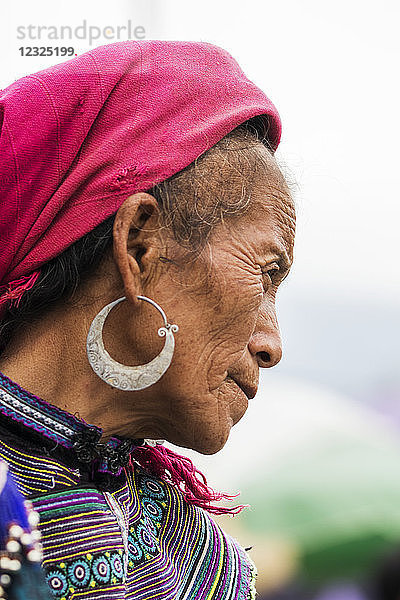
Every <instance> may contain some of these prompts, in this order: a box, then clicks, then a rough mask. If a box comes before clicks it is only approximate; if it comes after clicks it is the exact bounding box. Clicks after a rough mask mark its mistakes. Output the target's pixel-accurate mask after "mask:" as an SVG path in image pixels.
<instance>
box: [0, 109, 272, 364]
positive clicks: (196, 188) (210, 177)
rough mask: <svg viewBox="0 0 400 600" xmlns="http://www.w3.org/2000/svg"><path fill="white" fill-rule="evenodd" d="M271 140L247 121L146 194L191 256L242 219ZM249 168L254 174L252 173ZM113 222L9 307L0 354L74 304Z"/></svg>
mask: <svg viewBox="0 0 400 600" xmlns="http://www.w3.org/2000/svg"><path fill="white" fill-rule="evenodd" d="M267 134H268V122H267V121H266V120H265V118H262V117H255V118H253V119H251V120H249V121H246V123H244V124H242V125H240V126H239V127H237V128H236V129H234V130H233V131H232V132H230V133H229V134H228V135H226V136H225V137H224V138H223V139H222V140H220V141H219V142H218V143H217V144H216V145H215V146H213V147H212V148H210V149H209V150H208V151H207V152H205V153H204V154H202V155H201V156H200V157H199V158H198V159H196V160H195V161H194V162H193V163H191V164H190V165H189V166H188V167H186V168H185V169H183V170H182V171H180V172H178V173H176V174H175V175H173V176H172V177H170V178H169V179H167V180H165V181H163V182H162V183H160V184H157V185H155V186H154V187H153V188H152V189H150V190H148V192H149V193H150V194H152V195H153V196H154V197H155V198H156V200H157V202H158V205H159V207H160V211H161V216H162V220H163V225H164V226H165V227H168V228H170V230H171V231H172V233H173V236H174V238H175V240H176V241H177V242H178V243H179V244H180V245H181V246H183V247H185V248H187V249H188V250H189V251H190V252H191V253H192V254H193V256H196V253H198V252H199V251H201V249H202V248H203V247H204V245H205V244H206V242H207V240H208V238H209V236H210V233H211V231H212V229H213V227H214V226H215V225H216V224H217V223H219V222H220V221H221V220H222V219H223V218H224V216H225V215H238V214H240V213H243V212H244V211H245V210H246V208H247V207H248V205H249V203H250V197H251V194H250V190H251V186H252V184H253V180H254V177H253V175H254V173H255V171H256V170H257V168H258V167H259V163H260V159H259V156H258V155H257V151H256V150H255V149H256V148H257V146H259V143H260V142H262V143H263V144H264V145H265V146H267V148H268V149H270V147H269V144H268V141H267ZM251 149H253V153H252V156H250V155H249V150H251ZM254 150H255V152H254ZM221 158H222V160H223V162H224V163H225V165H227V166H229V167H231V169H232V173H231V174H230V180H232V179H235V178H239V179H241V180H242V190H243V192H242V194H241V196H240V197H239V198H233V197H232V195H231V194H230V193H229V189H227V187H229V186H226V185H224V183H225V178H226V173H224V170H223V169H221ZM251 165H252V169H253V171H252V172H250V173H249V167H250V166H251ZM245 174H247V177H246V175H245ZM210 184H212V185H210ZM215 190H217V193H215ZM114 218H115V215H111V216H110V217H109V218H108V219H106V220H105V221H103V222H102V223H101V224H100V225H98V226H97V227H96V228H95V229H93V230H92V231H90V232H89V233H87V234H86V235H85V236H83V237H82V238H80V239H79V240H77V241H76V242H75V243H73V244H71V246H69V247H68V248H67V249H66V250H64V252H62V253H61V254H59V255H58V256H56V257H55V258H53V259H52V260H50V261H48V262H47V263H46V264H44V265H43V266H42V267H41V272H40V275H39V277H38V279H37V280H36V282H35V284H34V285H33V286H32V288H31V289H29V290H27V291H26V292H25V293H24V294H23V296H22V297H21V299H20V301H19V304H18V306H15V305H11V306H8V308H7V310H6V312H5V315H4V317H3V319H2V320H1V322H0V352H2V351H3V350H4V349H5V347H6V346H7V344H8V343H9V342H10V340H11V338H12V336H13V335H14V334H15V333H16V332H17V330H19V329H20V328H21V327H23V326H24V325H25V324H29V323H32V321H34V320H37V319H39V318H40V317H41V315H42V314H43V313H44V312H45V311H47V310H48V309H49V307H54V306H55V305H56V304H57V303H60V302H66V301H68V300H70V299H71V298H72V297H73V296H74V294H75V292H76V290H77V289H78V287H79V286H80V283H81V281H82V280H83V279H84V278H85V277H87V276H89V275H91V274H92V273H94V272H95V270H96V268H97V267H98V266H99V264H100V263H101V261H102V259H103V258H104V257H105V256H106V255H107V252H108V250H109V249H110V248H111V246H112V242H113V223H114Z"/></svg>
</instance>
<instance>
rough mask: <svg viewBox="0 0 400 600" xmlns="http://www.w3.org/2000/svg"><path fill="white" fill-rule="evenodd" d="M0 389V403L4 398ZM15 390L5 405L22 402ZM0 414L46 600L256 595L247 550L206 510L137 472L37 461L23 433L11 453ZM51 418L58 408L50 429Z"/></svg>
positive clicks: (245, 598)
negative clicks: (39, 553) (39, 542)
mask: <svg viewBox="0 0 400 600" xmlns="http://www.w3.org/2000/svg"><path fill="white" fill-rule="evenodd" d="M4 382H5V380H4V379H3V380H1V381H0V385H1V388H0V392H1V398H2V399H4V397H5V396H7V394H9V391H8V389H7V386H6V385H5V384H4ZM16 385H17V384H14V383H13V386H14V387H13V390H12V397H14V396H17V397H19V396H18V394H21V392H20V391H19V390H18V393H17V392H16V389H15V386H16ZM17 387H18V386H17ZM25 394H27V393H26V392H25ZM10 395H11V394H10ZM26 398H27V396H25V398H24V401H26ZM6 400H7V402H6V404H10V402H11V400H10V399H9V398H6ZM0 402H1V401H0ZM41 402H43V401H41ZM28 404H29V402H28ZM51 408H52V407H51V405H47V407H46V410H48V413H47V415H46V418H48V419H50V422H48V423H44V426H46V427H50V428H52V430H55V425H54V423H53V422H52V421H51ZM61 412H64V411H61ZM0 414H2V415H3V416H2V417H1V423H2V424H3V428H2V430H3V435H2V438H3V439H2V440H0V458H3V459H4V460H5V461H6V462H8V464H9V469H10V471H11V473H12V475H13V477H14V479H15V481H16V482H17V484H18V486H19V489H20V490H21V491H22V493H23V494H24V495H26V496H28V497H29V498H30V499H31V500H32V502H33V505H34V507H35V509H36V510H37V511H38V512H39V514H40V519H41V522H40V529H41V532H42V536H43V549H44V561H43V568H44V570H45V573H46V578H47V582H48V585H49V586H50V589H51V591H52V593H53V596H54V598H57V599H58V600H70V599H71V600H72V599H73V600H78V599H82V600H83V599H84V598H85V599H86V598H87V599H89V598H90V599H96V600H100V599H102V600H114V599H115V600H117V599H118V600H119V599H122V598H133V599H135V600H150V599H151V600H153V599H154V600H156V599H159V600H169V599H170V600H231V599H232V600H251V599H253V598H254V597H255V588H254V579H255V567H254V565H253V564H252V562H251V560H250V559H249V557H248V556H247V554H246V552H245V551H244V550H243V549H242V548H241V547H240V546H239V545H238V544H237V543H236V542H235V541H234V540H233V539H232V538H231V537H229V536H227V535H226V534H224V533H223V532H222V530H221V529H220V527H219V526H218V525H217V524H216V522H215V521H214V520H213V519H212V518H211V517H210V516H209V515H208V514H207V513H206V512H204V511H203V510H202V509H200V508H197V507H194V506H191V505H189V504H187V503H186V502H185V500H184V498H183V496H182V494H181V493H180V492H179V490H177V489H176V488H175V487H173V486H170V485H168V484H166V483H164V482H162V481H160V480H158V479H156V478H154V477H153V476H150V475H149V474H147V473H146V472H145V471H144V470H143V469H142V468H141V467H135V469H134V470H133V469H131V468H125V469H123V471H122V472H121V473H120V474H118V475H115V476H112V477H108V478H106V479H104V477H103V476H102V474H100V475H99V476H98V477H97V476H96V474H93V473H92V471H91V470H90V469H86V470H85V467H84V466H83V465H82V467H79V468H76V465H75V464H68V462H67V461H66V459H65V456H64V455H63V460H61V458H60V457H57V455H56V451H54V452H48V453H47V454H46V453H45V452H43V450H40V444H37V445H36V446H35V445H34V444H33V446H32V448H33V449H32V450H31V449H29V451H27V450H26V449H25V450H24V449H23V448H26V446H27V444H26V435H25V436H24V443H22V441H21V444H20V445H19V444H18V443H17V442H16V437H15V436H14V437H13V438H12V440H10V439H6V438H7V435H6V434H5V433H4V431H5V428H4V423H5V421H4V419H5V418H7V419H8V422H9V423H10V419H11V420H12V419H13V416H12V415H10V414H7V416H5V412H4V411H2V410H0ZM31 416H32V414H31ZM61 417H62V415H61ZM59 418H60V414H59V409H57V412H56V420H57V422H59ZM61 422H62V423H63V422H64V421H63V420H62V421H61ZM18 423H19V427H20V423H21V421H20V420H18ZM80 426H86V427H89V426H87V425H85V424H83V425H82V423H80ZM28 427H29V426H28ZM35 432H36V435H37V433H38V430H37V429H35ZM44 438H46V436H43V439H44ZM21 440H22V436H21ZM67 442H68V439H67ZM35 448H36V449H35Z"/></svg>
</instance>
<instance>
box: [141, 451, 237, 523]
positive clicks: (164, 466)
mask: <svg viewBox="0 0 400 600" xmlns="http://www.w3.org/2000/svg"><path fill="white" fill-rule="evenodd" d="M134 462H136V463H138V464H139V465H140V466H141V467H143V468H144V469H146V470H147V471H149V472H150V473H151V474H152V475H155V476H156V477H158V478H159V479H162V480H163V481H165V482H166V483H170V484H172V485H174V486H175V487H177V488H178V489H179V490H180V491H181V492H182V494H183V497H184V498H185V500H186V502H187V503H188V504H193V505H194V506H199V507H200V508H203V509H205V510H207V511H208V512H210V513H214V514H216V515H225V514H230V515H234V514H237V513H239V512H240V511H241V510H243V508H245V505H243V504H239V505H238V506H231V507H225V506H214V505H213V504H212V502H219V501H220V500H232V499H233V498H235V497H237V496H238V495H239V494H235V495H229V494H225V493H222V492H216V491H214V490H213V489H212V488H210V487H209V485H208V484H207V480H206V478H205V476H204V475H203V473H201V472H200V471H199V470H198V469H196V467H195V466H194V464H193V463H192V461H191V460H190V458H187V457H186V456H181V455H180V454H176V453H175V452H173V451H172V450H169V449H168V448H165V447H164V446H161V445H159V446H156V447H154V448H153V447H151V446H137V447H136V448H135V449H134V450H133V452H132V454H131V458H130V465H131V467H133V464H134Z"/></svg>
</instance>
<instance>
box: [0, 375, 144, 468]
mask: <svg viewBox="0 0 400 600" xmlns="http://www.w3.org/2000/svg"><path fill="white" fill-rule="evenodd" d="M0 415H3V417H6V418H7V419H11V421H13V422H14V423H18V424H19V426H20V427H23V428H27V429H28V430H30V431H34V432H36V434H39V435H40V436H43V438H44V439H46V440H48V441H50V442H53V443H54V446H55V447H57V446H61V447H63V448H65V449H67V450H72V451H73V453H74V456H75V457H76V460H77V461H78V462H80V463H87V464H91V465H92V467H93V468H94V469H95V470H96V471H99V472H101V473H111V474H112V475H119V474H120V473H121V471H122V468H123V467H124V466H126V465H127V464H128V463H129V458H130V453H131V451H132V449H133V447H134V446H140V445H142V444H143V442H144V440H132V439H121V438H119V437H112V438H111V439H109V440H108V442H107V443H101V442H100V438H101V436H102V433H103V431H102V429H100V427H96V426H95V425H89V424H88V423H85V421H83V419H78V418H77V417H75V416H74V415H72V414H71V413H69V412H67V411H65V410H62V409H61V408H58V407H57V406H54V405H52V404H49V403H48V402H46V401H45V400H42V399H41V398H39V397H38V396H35V395H34V394H32V393H31V392H29V391H27V390H25V389H24V388H22V387H21V386H20V385H19V384H17V383H15V382H14V381H12V380H11V379H10V378H9V377H7V376H6V375H4V374H3V373H1V372H0Z"/></svg>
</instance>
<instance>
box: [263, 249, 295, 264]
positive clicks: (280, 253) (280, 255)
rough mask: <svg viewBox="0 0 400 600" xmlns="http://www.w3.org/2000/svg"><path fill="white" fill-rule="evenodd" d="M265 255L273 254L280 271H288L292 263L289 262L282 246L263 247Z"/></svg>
mask: <svg viewBox="0 0 400 600" xmlns="http://www.w3.org/2000/svg"><path fill="white" fill-rule="evenodd" d="M265 251H266V254H273V255H275V257H276V258H277V259H278V262H279V266H280V267H281V268H282V270H285V271H289V270H290V268H291V266H292V263H293V261H291V260H290V258H289V254H288V252H287V250H286V248H285V247H284V246H280V245H278V244H272V245H271V244H268V245H267V246H265Z"/></svg>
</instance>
